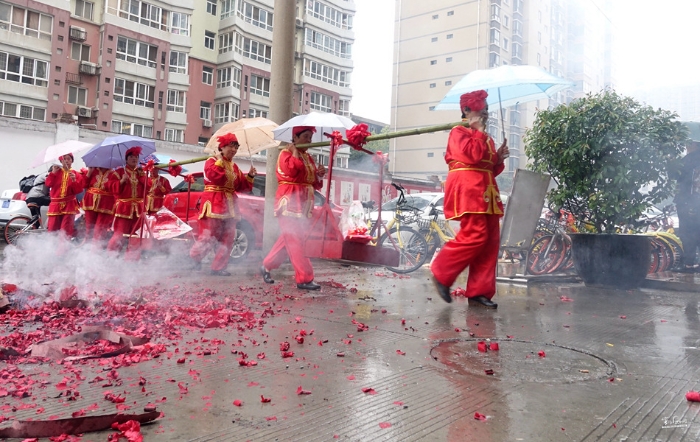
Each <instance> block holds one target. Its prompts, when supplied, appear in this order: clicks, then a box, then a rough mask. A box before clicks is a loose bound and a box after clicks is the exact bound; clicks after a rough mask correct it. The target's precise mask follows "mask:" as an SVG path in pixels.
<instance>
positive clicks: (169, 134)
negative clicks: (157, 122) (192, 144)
mask: <svg viewBox="0 0 700 442" xmlns="http://www.w3.org/2000/svg"><path fill="white" fill-rule="evenodd" d="M184 138H185V132H184V131H183V130H182V129H165V141H172V142H174V143H182V141H183V140H184Z"/></svg>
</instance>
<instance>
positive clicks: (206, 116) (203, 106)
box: [199, 101, 211, 120]
mask: <svg viewBox="0 0 700 442" xmlns="http://www.w3.org/2000/svg"><path fill="white" fill-rule="evenodd" d="M199 118H201V119H202V120H211V103H207V102H206V101H200V102H199Z"/></svg>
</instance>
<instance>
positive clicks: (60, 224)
mask: <svg viewBox="0 0 700 442" xmlns="http://www.w3.org/2000/svg"><path fill="white" fill-rule="evenodd" d="M59 160H60V161H61V168H60V169H54V171H53V172H51V173H49V174H48V175H47V176H46V182H45V184H46V187H48V188H49V195H50V196H51V203H50V204H49V211H48V213H47V215H48V216H49V223H48V230H49V232H57V231H59V230H61V231H63V232H64V233H65V234H66V235H67V236H68V238H73V237H74V236H75V215H76V214H78V213H79V212H80V209H79V206H78V200H77V199H76V198H75V196H76V195H77V194H79V193H80V192H82V191H83V188H84V187H85V182H84V178H83V175H82V174H80V173H79V172H76V171H74V170H72V169H71V166H72V165H73V154H71V153H69V154H66V155H63V156H62V157H60V158H59Z"/></svg>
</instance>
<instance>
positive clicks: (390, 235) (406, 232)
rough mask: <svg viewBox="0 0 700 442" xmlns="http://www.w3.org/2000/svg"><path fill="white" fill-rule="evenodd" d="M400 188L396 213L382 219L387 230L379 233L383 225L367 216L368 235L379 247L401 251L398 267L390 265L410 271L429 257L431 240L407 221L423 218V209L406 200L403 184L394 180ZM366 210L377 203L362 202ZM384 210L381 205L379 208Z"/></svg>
mask: <svg viewBox="0 0 700 442" xmlns="http://www.w3.org/2000/svg"><path fill="white" fill-rule="evenodd" d="M391 185H392V186H394V188H395V189H396V190H398V191H399V200H398V202H397V204H396V208H395V209H394V216H393V218H392V219H391V220H389V222H388V223H387V222H386V221H384V220H382V223H381V228H383V229H384V233H382V234H381V235H379V234H378V233H379V232H378V229H380V225H379V223H377V222H372V221H371V220H370V219H369V218H368V219H367V227H368V230H369V235H370V236H371V237H372V239H371V240H370V244H372V245H375V246H377V247H388V248H392V249H394V250H397V251H398V252H399V265H398V267H387V269H389V270H391V271H392V272H394V273H410V272H413V271H415V270H417V269H419V268H420V267H421V266H422V265H423V264H424V263H425V261H426V259H427V258H428V243H427V242H426V240H425V238H424V237H423V235H421V234H420V233H418V231H416V230H415V229H413V228H411V227H409V226H408V225H407V224H413V223H415V222H416V221H417V220H418V219H419V218H420V209H416V208H415V207H411V206H409V205H408V203H407V201H406V197H405V194H404V190H405V189H404V188H403V186H401V185H398V184H395V183H391ZM362 206H363V207H364V208H365V209H368V210H371V209H372V208H373V207H374V202H373V201H370V202H363V203H362ZM379 210H380V211H381V207H380V208H379Z"/></svg>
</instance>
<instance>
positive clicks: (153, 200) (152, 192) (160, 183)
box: [146, 167, 173, 215]
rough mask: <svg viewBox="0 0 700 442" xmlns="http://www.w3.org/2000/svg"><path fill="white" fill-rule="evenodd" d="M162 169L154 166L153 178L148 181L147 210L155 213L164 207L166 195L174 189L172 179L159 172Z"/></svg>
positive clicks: (149, 212) (151, 213) (152, 213)
mask: <svg viewBox="0 0 700 442" xmlns="http://www.w3.org/2000/svg"><path fill="white" fill-rule="evenodd" d="M159 170H160V169H158V168H157V167H154V168H153V170H151V178H150V180H149V182H148V193H147V195H146V212H147V213H148V214H149V215H154V214H155V213H156V212H158V211H159V210H160V209H161V207H163V200H164V199H165V195H167V194H169V193H170V191H171V190H173V188H172V186H171V185H170V181H168V179H167V178H165V177H164V176H162V175H160V174H159V173H158V171H159Z"/></svg>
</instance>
